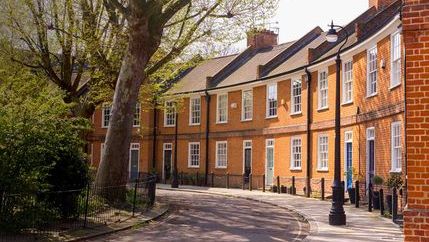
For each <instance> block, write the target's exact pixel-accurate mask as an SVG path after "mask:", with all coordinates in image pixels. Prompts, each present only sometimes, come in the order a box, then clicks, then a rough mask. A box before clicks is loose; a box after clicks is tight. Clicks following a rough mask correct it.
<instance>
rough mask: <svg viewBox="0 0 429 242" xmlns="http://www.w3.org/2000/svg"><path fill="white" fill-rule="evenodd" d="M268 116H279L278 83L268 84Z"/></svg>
mask: <svg viewBox="0 0 429 242" xmlns="http://www.w3.org/2000/svg"><path fill="white" fill-rule="evenodd" d="M266 116H267V118H271V117H277V83H274V84H270V85H267V111H266Z"/></svg>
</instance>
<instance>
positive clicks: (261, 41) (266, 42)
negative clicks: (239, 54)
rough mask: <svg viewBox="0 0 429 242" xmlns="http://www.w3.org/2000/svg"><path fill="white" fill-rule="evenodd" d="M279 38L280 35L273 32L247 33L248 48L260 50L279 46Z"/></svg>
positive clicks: (255, 31)
mask: <svg viewBox="0 0 429 242" xmlns="http://www.w3.org/2000/svg"><path fill="white" fill-rule="evenodd" d="M277 37H278V35H277V34H276V33H274V31H271V30H267V29H262V30H251V31H249V32H248V33H247V46H253V47H254V48H255V49H259V48H264V47H269V46H273V45H277Z"/></svg>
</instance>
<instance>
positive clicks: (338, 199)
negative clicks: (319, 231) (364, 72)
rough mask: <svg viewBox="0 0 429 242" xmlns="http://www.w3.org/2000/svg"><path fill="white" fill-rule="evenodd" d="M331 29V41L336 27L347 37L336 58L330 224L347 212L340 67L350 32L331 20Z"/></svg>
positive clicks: (335, 37)
mask: <svg viewBox="0 0 429 242" xmlns="http://www.w3.org/2000/svg"><path fill="white" fill-rule="evenodd" d="M330 27H331V28H330V29H329V31H328V33H327V35H326V40H327V41H328V42H330V43H335V42H337V41H338V33H337V30H336V28H339V29H341V30H343V31H344V32H345V34H346V39H345V41H344V43H343V44H342V45H341V47H340V48H339V49H338V52H337V58H336V59H335V64H336V78H335V168H334V182H333V184H332V207H331V210H330V212H329V224H330V225H345V224H346V214H345V212H344V207H343V204H344V188H343V186H342V184H341V175H340V173H341V133H340V132H341V127H340V118H341V117H340V108H341V101H340V98H341V97H340V87H341V85H340V68H341V57H340V52H341V49H342V48H343V47H344V45H345V44H346V43H347V40H348V38H349V34H348V33H347V30H345V29H344V28H343V27H342V26H338V25H334V22H333V21H332V22H331V25H330Z"/></svg>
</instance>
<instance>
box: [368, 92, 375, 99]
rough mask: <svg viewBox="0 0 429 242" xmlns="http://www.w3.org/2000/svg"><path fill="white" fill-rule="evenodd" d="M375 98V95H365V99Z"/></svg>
mask: <svg viewBox="0 0 429 242" xmlns="http://www.w3.org/2000/svg"><path fill="white" fill-rule="evenodd" d="M375 96H377V93H373V94H370V95H366V98H372V97H375Z"/></svg>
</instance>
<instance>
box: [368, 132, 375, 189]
mask: <svg viewBox="0 0 429 242" xmlns="http://www.w3.org/2000/svg"><path fill="white" fill-rule="evenodd" d="M366 134H367V151H366V155H367V175H366V184H367V186H368V184H369V183H370V182H371V183H372V178H373V177H374V174H375V131H374V128H368V129H367V131H366Z"/></svg>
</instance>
